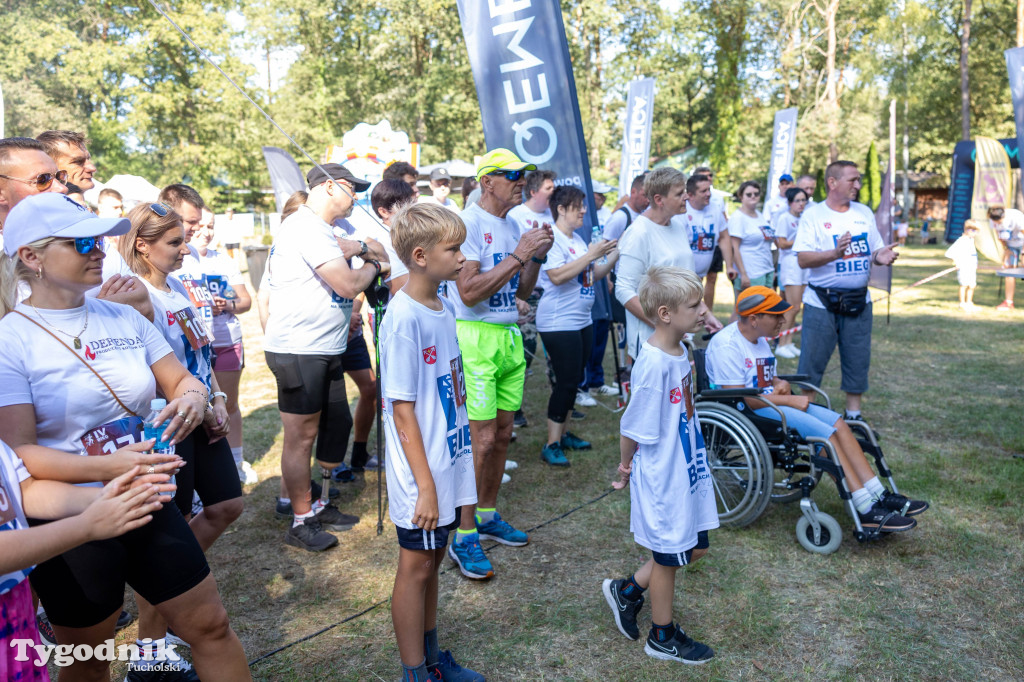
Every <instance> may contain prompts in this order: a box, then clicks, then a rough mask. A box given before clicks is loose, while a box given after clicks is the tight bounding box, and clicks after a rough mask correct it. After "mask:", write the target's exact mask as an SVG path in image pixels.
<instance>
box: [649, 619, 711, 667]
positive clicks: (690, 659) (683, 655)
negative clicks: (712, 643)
mask: <svg viewBox="0 0 1024 682" xmlns="http://www.w3.org/2000/svg"><path fill="white" fill-rule="evenodd" d="M644 653H646V654H647V655H648V656H650V657H652V658H660V659H661V660H663V661H679V662H680V663H686V664H687V665H701V664H703V663H707V662H708V661H710V660H711V659H712V658H714V657H715V652H714V651H712V650H711V647H709V646H708V645H707V644H702V643H701V642H698V641H697V640H695V639H693V638H691V637H690V636H688V635H687V634H686V633H685V632H683V631H682V630H680V629H679V628H678V627H677V628H676V634H675V635H673V637H672V639H669V640H667V641H664V642H659V641H658V640H657V639H656V638H655V637H654V631H653V630H652V631H651V632H650V633H649V634H648V635H647V643H646V644H644Z"/></svg>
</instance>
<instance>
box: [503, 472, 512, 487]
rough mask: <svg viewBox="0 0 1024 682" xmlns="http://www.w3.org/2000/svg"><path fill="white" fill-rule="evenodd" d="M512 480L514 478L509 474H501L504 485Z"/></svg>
mask: <svg viewBox="0 0 1024 682" xmlns="http://www.w3.org/2000/svg"><path fill="white" fill-rule="evenodd" d="M511 480H512V477H511V476H509V475H508V474H502V475H501V484H502V485H505V484H506V483H508V482H509V481H511Z"/></svg>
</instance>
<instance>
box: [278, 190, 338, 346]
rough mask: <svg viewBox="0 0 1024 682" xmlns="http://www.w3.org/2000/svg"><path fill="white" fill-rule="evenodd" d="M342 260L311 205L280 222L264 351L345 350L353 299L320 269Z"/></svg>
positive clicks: (329, 231) (335, 245)
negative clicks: (337, 289) (340, 292)
mask: <svg viewBox="0 0 1024 682" xmlns="http://www.w3.org/2000/svg"><path fill="white" fill-rule="evenodd" d="M337 258H344V256H343V254H342V252H341V247H340V246H338V242H337V240H336V239H335V238H334V232H333V230H332V229H331V226H330V225H328V224H327V223H325V222H324V221H323V220H321V219H320V216H318V215H317V214H316V213H314V212H313V210H312V209H310V208H309V207H308V206H300V207H299V210H297V211H296V212H295V213H293V214H292V215H290V216H288V218H286V219H285V221H284V222H283V223H281V228H280V229H279V230H278V232H277V236H276V237H275V238H274V245H273V246H272V247H271V249H270V257H269V258H268V260H267V267H268V268H270V269H272V270H273V276H272V277H271V279H270V319H269V320H268V322H267V332H266V334H265V335H264V337H263V349H264V350H268V351H270V352H272V353H290V354H293V355H335V354H337V353H343V352H344V351H345V348H346V347H347V344H348V325H349V322H350V320H351V317H352V299H350V298H345V297H344V296H339V295H338V294H337V293H336V292H335V291H334V290H333V289H331V287H330V286H329V285H328V284H327V282H325V281H324V280H322V279H321V278H320V276H319V275H318V274H317V273H316V269H317V268H318V267H320V266H321V265H323V264H324V263H327V262H329V261H332V260H335V259H337Z"/></svg>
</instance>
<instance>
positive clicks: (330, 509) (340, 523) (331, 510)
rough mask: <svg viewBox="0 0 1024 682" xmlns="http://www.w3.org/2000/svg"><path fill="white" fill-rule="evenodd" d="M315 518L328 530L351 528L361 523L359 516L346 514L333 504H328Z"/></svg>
mask: <svg viewBox="0 0 1024 682" xmlns="http://www.w3.org/2000/svg"><path fill="white" fill-rule="evenodd" d="M315 518H316V520H317V521H319V522H320V525H321V526H323V527H324V528H326V529H327V530H349V529H351V528H352V526H354V525H356V524H357V523H359V517H358V516H353V515H352V514H345V513H344V512H342V511H341V510H340V509H338V508H337V507H335V506H334V505H333V504H328V505H327V506H326V507H324V508H323V509H321V510H320V511H318V512H317V513H316V516H315Z"/></svg>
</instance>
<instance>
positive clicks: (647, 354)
mask: <svg viewBox="0 0 1024 682" xmlns="http://www.w3.org/2000/svg"><path fill="white" fill-rule="evenodd" d="M630 381H631V386H632V388H631V391H632V395H631V397H630V401H629V405H628V406H627V407H626V411H625V412H624V413H623V415H622V421H621V423H620V430H621V432H622V435H623V436H626V437H627V438H631V439H633V440H635V441H636V442H637V443H638V444H639V445H638V448H637V451H636V454H634V455H633V465H632V470H633V473H632V474H631V475H630V477H629V495H630V517H629V529H630V530H631V531H632V532H633V539H634V540H635V541H636V543H637V544H638V545H641V546H642V547H646V548H647V549H650V550H652V551H654V552H661V553H663V554H676V553H680V552H685V551H687V550H689V549H692V548H693V547H694V546H695V545H696V544H697V533H699V532H700V531H705V530H711V529H712V528H718V511H717V507H716V502H715V491H714V487H713V484H712V480H711V467H710V466H708V455H707V450H706V448H705V447H704V438H703V436H701V433H700V423H699V422H698V421H697V413H696V410H695V409H694V406H693V393H694V388H693V374H692V373H691V372H690V360H689V358H688V357H687V355H686V353H685V351H684V353H683V354H682V355H679V356H675V355H669V354H668V353H665V352H664V351H661V350H659V349H657V348H655V347H654V346H652V345H650V344H649V343H644V344H643V345H642V346H641V349H640V352H639V355H638V356H637V359H636V362H635V363H634V364H633V373H632V375H631V379H630Z"/></svg>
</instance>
